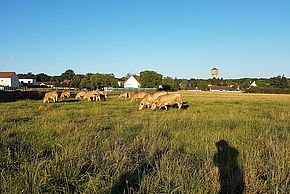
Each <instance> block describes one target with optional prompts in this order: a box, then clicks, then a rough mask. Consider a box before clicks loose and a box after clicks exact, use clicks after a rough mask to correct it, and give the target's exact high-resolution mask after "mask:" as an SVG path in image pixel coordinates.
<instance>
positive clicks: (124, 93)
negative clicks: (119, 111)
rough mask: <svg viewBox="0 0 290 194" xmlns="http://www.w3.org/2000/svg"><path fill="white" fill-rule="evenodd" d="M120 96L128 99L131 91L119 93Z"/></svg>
mask: <svg viewBox="0 0 290 194" xmlns="http://www.w3.org/2000/svg"><path fill="white" fill-rule="evenodd" d="M119 98H122V99H127V98H129V93H128V92H122V93H121V94H120V95H119Z"/></svg>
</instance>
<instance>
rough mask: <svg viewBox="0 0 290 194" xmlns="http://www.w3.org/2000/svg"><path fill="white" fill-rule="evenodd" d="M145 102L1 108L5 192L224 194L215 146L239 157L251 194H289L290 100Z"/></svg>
mask: <svg viewBox="0 0 290 194" xmlns="http://www.w3.org/2000/svg"><path fill="white" fill-rule="evenodd" d="M181 93H182V94H183V96H184V101H185V102H187V104H188V105H189V107H188V108H187V109H186V110H177V109H174V108H172V109H170V110H169V111H161V110H155V111H152V110H149V109H144V110H142V111H139V110H138V102H130V101H129V100H120V99H118V98H117V97H115V96H111V97H110V98H109V100H108V101H98V102H87V101H74V102H66V101H67V100H63V102H59V103H56V104H53V103H50V104H43V103H42V101H32V100H27V101H16V102H7V103H0V108H1V114H2V117H1V118H0V138H1V142H0V173H1V176H0V192H10V193H20V192H24V193H37V192H86V193H92V192H97V193H104V192H105V193H110V192H111V193H116V192H121V193H122V192H123V191H125V192H127V193H130V192H131V193H133V192H134V191H135V192H136V191H137V192H140V193H163V192H165V193H170V192H182V193H198V192H199V193H217V192H218V191H219V189H220V188H219V187H220V181H219V175H218V174H219V171H218V168H217V167H216V166H215V165H214V163H213V156H214V154H215V153H216V152H217V150H216V147H215V143H216V142H218V141H220V140H222V139H224V140H226V141H227V142H228V143H229V144H230V146H232V147H234V148H235V149H237V150H238V152H239V155H238V162H239V165H240V167H241V169H242V171H243V174H244V181H245V191H246V192H248V193H255V192H260V193H275V192H278V193H289V181H290V179H289V169H290V163H289V161H290V156H289V151H290V148H289V147H290V141H289V140H290V138H289V130H290V95H265V94H243V93H210V92H181Z"/></svg>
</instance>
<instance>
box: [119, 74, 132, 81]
mask: <svg viewBox="0 0 290 194" xmlns="http://www.w3.org/2000/svg"><path fill="white" fill-rule="evenodd" d="M132 75H133V74H132V73H127V74H126V75H125V76H123V77H122V78H121V80H122V81H127V80H128V79H129V78H130V77H131V76H132Z"/></svg>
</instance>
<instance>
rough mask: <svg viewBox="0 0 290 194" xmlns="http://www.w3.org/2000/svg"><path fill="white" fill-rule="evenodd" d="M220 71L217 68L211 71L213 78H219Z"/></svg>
mask: <svg viewBox="0 0 290 194" xmlns="http://www.w3.org/2000/svg"><path fill="white" fill-rule="evenodd" d="M218 74H219V70H218V69H217V68H212V69H211V76H212V78H218Z"/></svg>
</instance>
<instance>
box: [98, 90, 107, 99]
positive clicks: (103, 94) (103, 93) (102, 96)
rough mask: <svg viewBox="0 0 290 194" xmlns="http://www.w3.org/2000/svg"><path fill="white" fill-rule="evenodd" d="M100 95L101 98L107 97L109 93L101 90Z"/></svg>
mask: <svg viewBox="0 0 290 194" xmlns="http://www.w3.org/2000/svg"><path fill="white" fill-rule="evenodd" d="M99 95H100V96H101V99H104V100H105V99H107V98H108V93H107V92H106V91H99Z"/></svg>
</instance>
